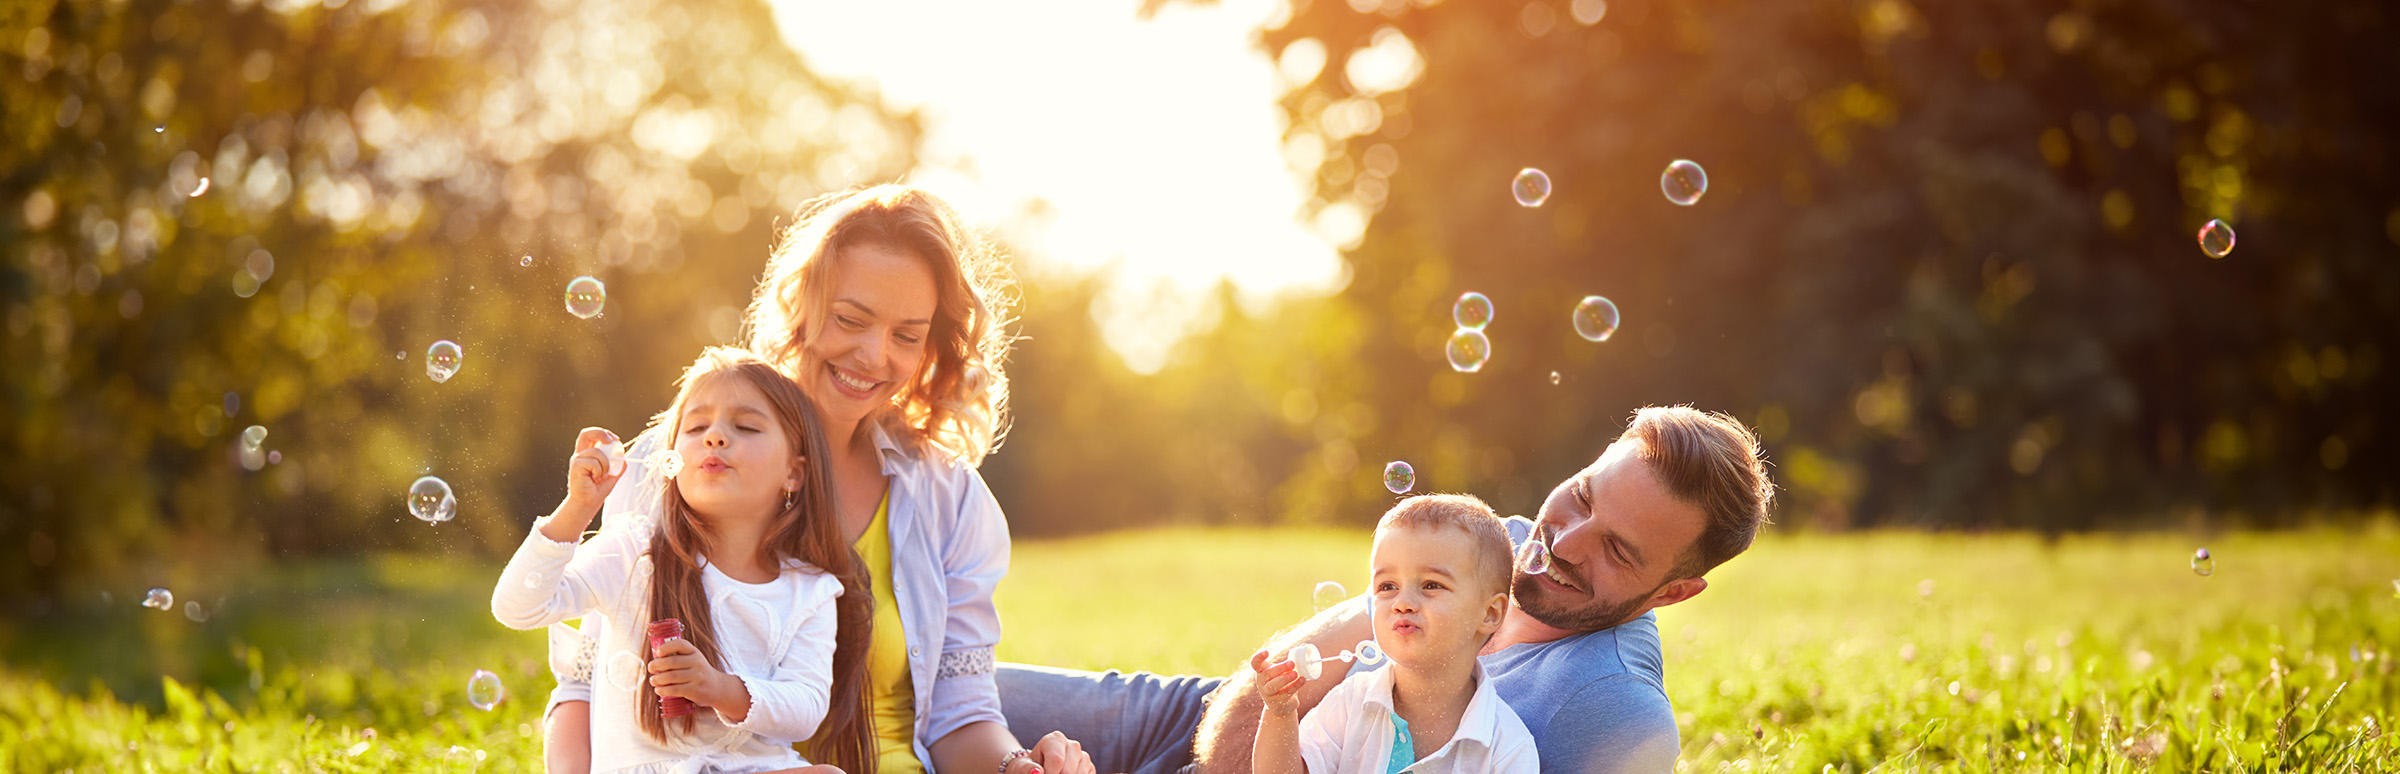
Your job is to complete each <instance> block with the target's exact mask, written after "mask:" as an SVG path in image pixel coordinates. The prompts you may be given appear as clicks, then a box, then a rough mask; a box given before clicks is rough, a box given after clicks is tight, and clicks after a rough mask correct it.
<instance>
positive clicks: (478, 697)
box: [467, 669, 508, 712]
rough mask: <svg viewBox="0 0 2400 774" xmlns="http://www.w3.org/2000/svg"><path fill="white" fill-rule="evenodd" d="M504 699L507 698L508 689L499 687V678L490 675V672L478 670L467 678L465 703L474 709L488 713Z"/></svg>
mask: <svg viewBox="0 0 2400 774" xmlns="http://www.w3.org/2000/svg"><path fill="white" fill-rule="evenodd" d="M505 698H508V689H507V688H506V687H504V686H502V685H500V676H499V675H496V674H492V672H491V670H488V669H478V670H475V675H474V676H473V677H469V678H467V703H468V704H473V705H475V708H476V709H479V710H483V711H485V712H490V711H491V710H492V708H493V707H495V706H498V705H499V704H500V700H501V699H505Z"/></svg>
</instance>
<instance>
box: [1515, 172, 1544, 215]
mask: <svg viewBox="0 0 2400 774" xmlns="http://www.w3.org/2000/svg"><path fill="white" fill-rule="evenodd" d="M1508 192H1509V194H1510V195H1511V196H1515V197H1516V198H1517V204H1519V205H1522V206H1526V207H1540V206H1542V202H1546V201H1549V200H1550V176H1549V175H1547V174H1544V173H1543V172H1542V171H1541V170H1539V169H1534V168H1532V167H1526V168H1524V169H1520V170H1517V178H1516V179H1515V180H1511V181H1509V183H1508Z"/></svg>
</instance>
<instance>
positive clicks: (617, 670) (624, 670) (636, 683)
mask: <svg viewBox="0 0 2400 774" xmlns="http://www.w3.org/2000/svg"><path fill="white" fill-rule="evenodd" d="M602 671H604V672H606V673H607V674H608V684H609V685H613V686H616V688H617V690H620V691H635V690H640V689H641V687H642V683H641V680H642V657H640V656H636V655H633V651H630V650H619V651H617V652H616V653H613V654H610V655H609V657H608V666H607V667H606V668H605V669H604V670H602Z"/></svg>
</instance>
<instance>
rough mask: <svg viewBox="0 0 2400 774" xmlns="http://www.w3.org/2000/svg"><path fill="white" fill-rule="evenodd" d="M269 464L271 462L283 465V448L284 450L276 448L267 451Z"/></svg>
mask: <svg viewBox="0 0 2400 774" xmlns="http://www.w3.org/2000/svg"><path fill="white" fill-rule="evenodd" d="M267 464H269V465H281V464H283V450H282V449H276V450H274V451H271V452H267Z"/></svg>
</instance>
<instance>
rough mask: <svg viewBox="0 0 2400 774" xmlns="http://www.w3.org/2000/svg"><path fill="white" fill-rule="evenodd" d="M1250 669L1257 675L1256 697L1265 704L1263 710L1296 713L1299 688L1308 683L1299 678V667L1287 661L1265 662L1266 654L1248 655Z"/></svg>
mask: <svg viewBox="0 0 2400 774" xmlns="http://www.w3.org/2000/svg"><path fill="white" fill-rule="evenodd" d="M1250 669H1251V670H1252V671H1255V672H1257V673H1258V697H1259V699H1260V700H1261V701H1263V702H1265V703H1266V706H1265V707H1264V709H1266V710H1269V711H1276V712H1298V711H1299V709H1300V686H1302V685H1305V684H1307V683H1308V679H1307V678H1303V677H1301V676H1300V665H1299V664H1297V663H1294V662H1292V661H1291V660H1289V659H1278V660H1276V661H1275V662H1274V663H1272V664H1269V663H1268V662H1267V652H1266V651H1263V650H1262V651H1258V652H1256V653H1252V654H1250Z"/></svg>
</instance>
